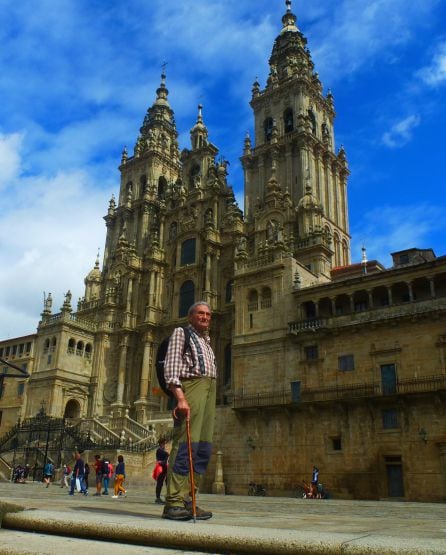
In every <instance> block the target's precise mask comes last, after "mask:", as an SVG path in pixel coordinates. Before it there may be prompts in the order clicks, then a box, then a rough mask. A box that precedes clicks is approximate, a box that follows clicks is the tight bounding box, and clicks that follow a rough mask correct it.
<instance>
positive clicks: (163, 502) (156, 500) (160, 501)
mask: <svg viewBox="0 0 446 555" xmlns="http://www.w3.org/2000/svg"><path fill="white" fill-rule="evenodd" d="M155 503H157V504H158V505H165V504H166V502H165V501H163V500H162V499H161V497H157V498H156V499H155Z"/></svg>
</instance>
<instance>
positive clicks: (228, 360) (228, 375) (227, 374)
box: [223, 343, 232, 387]
mask: <svg viewBox="0 0 446 555" xmlns="http://www.w3.org/2000/svg"><path fill="white" fill-rule="evenodd" d="M231 380H232V345H231V344H230V343H228V344H227V345H226V347H225V364H224V372H223V385H224V386H225V387H228V386H230V385H231Z"/></svg>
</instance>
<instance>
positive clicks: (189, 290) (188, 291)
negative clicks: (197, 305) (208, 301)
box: [178, 280, 195, 318]
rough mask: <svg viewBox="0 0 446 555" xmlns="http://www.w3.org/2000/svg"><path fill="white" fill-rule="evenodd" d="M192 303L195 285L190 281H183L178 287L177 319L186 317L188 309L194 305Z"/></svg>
mask: <svg viewBox="0 0 446 555" xmlns="http://www.w3.org/2000/svg"><path fill="white" fill-rule="evenodd" d="M194 301H195V284H194V282H193V281H191V280H188V281H185V282H184V283H183V285H182V286H181V287H180V303H179V310H178V316H179V318H184V316H187V311H188V310H189V307H190V306H192V305H193V304H194Z"/></svg>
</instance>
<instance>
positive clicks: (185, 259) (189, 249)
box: [181, 238, 196, 266]
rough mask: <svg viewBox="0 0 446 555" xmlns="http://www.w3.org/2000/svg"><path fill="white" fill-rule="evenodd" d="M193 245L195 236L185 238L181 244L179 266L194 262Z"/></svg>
mask: <svg viewBox="0 0 446 555" xmlns="http://www.w3.org/2000/svg"><path fill="white" fill-rule="evenodd" d="M195 246H196V241H195V238H193V239H186V241H184V242H183V244H182V245H181V266H186V264H195Z"/></svg>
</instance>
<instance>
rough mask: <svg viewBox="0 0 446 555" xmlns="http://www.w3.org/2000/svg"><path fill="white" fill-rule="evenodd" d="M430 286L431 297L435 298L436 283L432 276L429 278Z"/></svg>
mask: <svg viewBox="0 0 446 555" xmlns="http://www.w3.org/2000/svg"><path fill="white" fill-rule="evenodd" d="M429 287H430V290H431V297H432V298H433V299H435V283H434V280H433V279H432V278H429Z"/></svg>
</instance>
